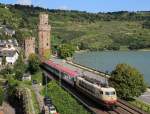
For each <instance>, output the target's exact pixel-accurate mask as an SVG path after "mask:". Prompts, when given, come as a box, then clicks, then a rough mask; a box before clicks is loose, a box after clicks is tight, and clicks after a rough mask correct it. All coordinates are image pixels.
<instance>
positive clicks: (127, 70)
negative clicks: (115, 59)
mask: <svg viewBox="0 0 150 114" xmlns="http://www.w3.org/2000/svg"><path fill="white" fill-rule="evenodd" d="M111 75H112V76H111V78H110V83H111V84H112V85H113V86H114V87H115V89H116V92H117V95H118V96H119V97H120V98H122V99H125V100H129V99H130V98H132V97H138V96H140V95H141V93H143V92H144V91H145V90H146V85H145V83H144V79H143V75H142V74H141V73H140V72H139V71H138V70H137V69H135V68H133V67H131V66H129V65H127V64H118V65H117V66H116V69H115V70H114V71H112V73H111Z"/></svg>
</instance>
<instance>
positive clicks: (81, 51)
mask: <svg viewBox="0 0 150 114" xmlns="http://www.w3.org/2000/svg"><path fill="white" fill-rule="evenodd" d="M110 51H111V52H117V51H125V52H136V51H143V52H145V51H146V52H150V48H145V49H137V50H130V49H128V48H124V47H123V48H121V49H120V50H103V51H90V50H88V49H87V50H78V51H75V53H77V54H80V53H86V52H110Z"/></svg>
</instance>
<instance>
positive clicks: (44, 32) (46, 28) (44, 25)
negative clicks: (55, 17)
mask: <svg viewBox="0 0 150 114" xmlns="http://www.w3.org/2000/svg"><path fill="white" fill-rule="evenodd" d="M48 20H49V19H48V14H44V13H41V14H40V15H39V25H38V37H39V48H38V53H39V57H40V59H41V60H42V59H49V57H50V53H51V49H50V47H51V44H50V31H51V26H50V25H49V24H48Z"/></svg>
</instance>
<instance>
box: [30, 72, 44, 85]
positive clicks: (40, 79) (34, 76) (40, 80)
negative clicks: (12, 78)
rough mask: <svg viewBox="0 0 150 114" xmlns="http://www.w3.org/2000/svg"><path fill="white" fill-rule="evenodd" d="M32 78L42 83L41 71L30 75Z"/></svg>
mask: <svg viewBox="0 0 150 114" xmlns="http://www.w3.org/2000/svg"><path fill="white" fill-rule="evenodd" d="M31 78H32V80H36V81H37V83H42V72H41V71H39V72H36V73H35V74H34V75H32V77H31Z"/></svg>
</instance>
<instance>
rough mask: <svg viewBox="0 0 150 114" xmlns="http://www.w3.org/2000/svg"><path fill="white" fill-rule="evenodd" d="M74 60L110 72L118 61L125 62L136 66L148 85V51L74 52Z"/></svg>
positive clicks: (149, 74)
mask: <svg viewBox="0 0 150 114" xmlns="http://www.w3.org/2000/svg"><path fill="white" fill-rule="evenodd" d="M73 60H74V62H76V63H79V64H82V65H85V66H88V67H91V68H95V69H97V70H100V71H103V72H106V71H109V72H111V71H112V70H113V69H114V68H115V66H116V65H117V64H119V63H127V64H129V65H131V66H133V67H135V68H137V69H138V70H139V71H140V72H141V73H142V74H143V75H144V79H145V81H146V83H148V84H149V85H150V51H105V52H82V53H76V54H75V55H74V58H73Z"/></svg>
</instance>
